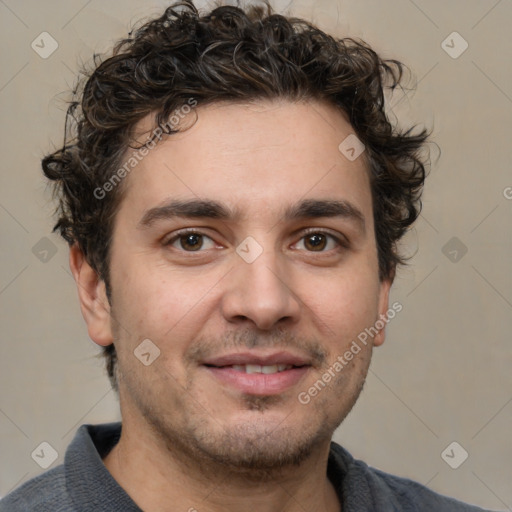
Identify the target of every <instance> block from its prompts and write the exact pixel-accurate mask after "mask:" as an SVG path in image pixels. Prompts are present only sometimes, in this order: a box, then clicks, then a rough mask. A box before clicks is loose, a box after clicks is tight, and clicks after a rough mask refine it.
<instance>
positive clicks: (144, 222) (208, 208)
mask: <svg viewBox="0 0 512 512" xmlns="http://www.w3.org/2000/svg"><path fill="white" fill-rule="evenodd" d="M176 217H178V218H190V219H204V218H208V219H217V220H223V221H234V220H236V219H240V217H242V214H241V211H240V210H239V209H238V208H235V209H231V208H229V207H227V206H225V205H223V204H221V203H219V202H217V201H213V200H207V199H190V200H178V199H174V200H170V201H168V202H166V203H165V204H163V205H161V206H157V207H155V208H151V209H149V210H147V211H146V212H145V213H144V215H143V217H142V218H141V220H140V221H139V223H138V228H140V229H143V228H149V227H150V226H151V225H152V224H154V223H155V222H157V221H159V220H166V219H172V218H176ZM282 217H283V220H285V221H291V220H304V219H316V218H324V217H327V218H334V217H339V218H343V219H347V220H350V221H353V222H354V223H355V224H356V225H357V226H358V228H359V229H360V230H361V232H362V233H363V234H364V233H365V225H366V223H365V217H364V215H363V213H362V212H361V210H359V208H357V207H356V206H355V205H353V204H352V203H350V202H349V201H346V200H334V199H304V200H302V201H300V202H298V203H297V204H294V205H291V206H288V207H287V208H286V209H285V210H284V213H283V216H282Z"/></svg>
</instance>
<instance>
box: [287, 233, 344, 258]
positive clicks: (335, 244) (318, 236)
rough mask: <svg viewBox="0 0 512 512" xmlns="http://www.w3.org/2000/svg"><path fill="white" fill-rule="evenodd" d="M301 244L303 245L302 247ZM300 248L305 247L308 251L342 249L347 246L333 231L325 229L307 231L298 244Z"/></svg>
mask: <svg viewBox="0 0 512 512" xmlns="http://www.w3.org/2000/svg"><path fill="white" fill-rule="evenodd" d="M301 245H302V246H303V247H301ZM296 246H298V247H297V248H298V249H305V250H306V251H308V252H320V253H321V252H330V251H331V250H333V249H340V248H342V247H346V244H344V242H343V241H342V240H341V239H340V238H338V237H336V236H334V235H332V234H331V233H327V232H323V231H310V232H309V233H306V234H305V235H304V236H303V237H302V238H301V239H300V240H299V242H298V243H297V244H296Z"/></svg>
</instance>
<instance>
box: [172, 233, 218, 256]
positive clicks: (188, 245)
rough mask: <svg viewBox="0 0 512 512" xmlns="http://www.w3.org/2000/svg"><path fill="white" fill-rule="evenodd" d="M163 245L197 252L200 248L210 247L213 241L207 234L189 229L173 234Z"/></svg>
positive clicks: (213, 245)
mask: <svg viewBox="0 0 512 512" xmlns="http://www.w3.org/2000/svg"><path fill="white" fill-rule="evenodd" d="M164 245H165V246H170V247H173V248H174V249H176V250H179V251H182V252H183V251H184V252H199V251H201V249H203V250H204V249H212V248H214V247H215V242H214V241H213V240H212V239H211V238H210V237H209V236H207V235H203V234H202V233H199V232H195V231H189V232H181V233H177V234H176V235H175V236H173V237H172V238H170V239H169V241H167V242H165V243H164Z"/></svg>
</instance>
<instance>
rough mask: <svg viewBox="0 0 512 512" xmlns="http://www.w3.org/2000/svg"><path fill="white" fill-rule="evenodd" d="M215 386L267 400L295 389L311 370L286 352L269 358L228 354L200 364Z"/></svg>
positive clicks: (247, 354)
mask: <svg viewBox="0 0 512 512" xmlns="http://www.w3.org/2000/svg"><path fill="white" fill-rule="evenodd" d="M203 367H204V368H205V369H206V370H207V371H208V372H209V375H210V376H211V377H212V378H213V379H215V380H216V381H217V383H219V384H221V385H223V386H225V387H228V388H230V389H235V390H238V391H240V392H242V393H246V394H250V395H259V396H269V395H276V394H280V393H283V392H285V391H287V390H289V389H290V388H292V387H293V386H296V385H297V384H298V383H299V382H300V381H301V380H302V379H303V377H304V376H305V375H306V373H307V372H308V371H309V370H310V369H311V368H312V364H311V362H310V361H309V360H308V359H307V358H305V357H302V356H297V355H294V354H291V353H288V352H278V353H273V354H266V355H261V354H255V353H237V354H229V355H225V356H221V357H217V358H214V359H210V360H208V361H205V362H204V363H203Z"/></svg>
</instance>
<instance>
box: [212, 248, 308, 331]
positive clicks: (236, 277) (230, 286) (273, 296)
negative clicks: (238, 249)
mask: <svg viewBox="0 0 512 512" xmlns="http://www.w3.org/2000/svg"><path fill="white" fill-rule="evenodd" d="M280 263H281V264H280ZM289 275H290V272H287V271H286V269H285V267H284V264H283V262H279V261H277V258H276V255H275V253H274V252H269V253H267V252H263V254H261V255H260V256H259V257H258V258H257V259H256V260H255V261H253V262H252V263H247V262H245V261H243V260H240V262H239V263H238V265H236V266H235V268H233V270H232V271H231V272H230V273H229V274H228V276H227V277H228V278H229V281H228V282H227V287H226V290H225V292H224V294H223V297H222V314H223V316H224V318H225V319H226V320H227V321H228V322H230V323H247V322H252V323H253V324H254V325H255V326H256V327H257V328H259V329H261V330H271V329H272V328H275V327H277V326H283V325H284V324H290V325H291V324H293V323H296V322H297V320H298V319H299V314H300V310H301V307H300V306H301V302H300V300H299V299H298V296H297V293H296V291H295V290H293V283H292V282H290V277H289Z"/></svg>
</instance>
